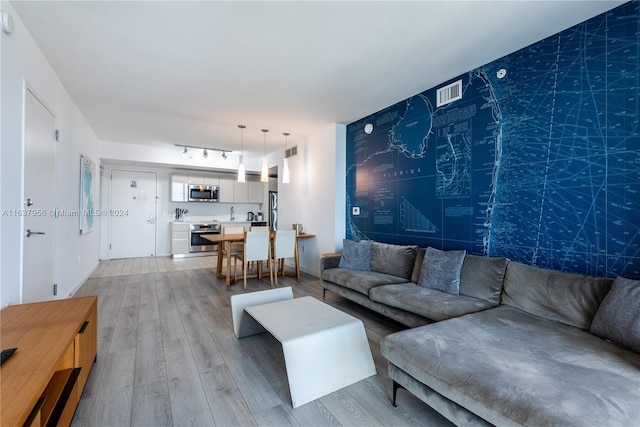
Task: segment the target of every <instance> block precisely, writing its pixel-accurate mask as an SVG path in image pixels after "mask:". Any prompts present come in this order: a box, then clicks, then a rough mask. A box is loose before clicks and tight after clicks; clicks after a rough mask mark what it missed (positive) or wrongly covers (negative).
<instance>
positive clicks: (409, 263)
mask: <svg viewBox="0 0 640 427" xmlns="http://www.w3.org/2000/svg"><path fill="white" fill-rule="evenodd" d="M417 252H418V247H417V246H416V245H410V246H401V245H393V244H389V243H380V242H373V246H372V248H371V271H377V272H378V273H384V274H390V275H392V276H398V277H402V278H404V279H407V280H410V279H411V273H412V272H413V264H414V263H415V261H416V253H417Z"/></svg>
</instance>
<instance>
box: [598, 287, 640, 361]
mask: <svg viewBox="0 0 640 427" xmlns="http://www.w3.org/2000/svg"><path fill="white" fill-rule="evenodd" d="M638 307H640V281H639V280H631V279H625V278H624V277H617V278H616V280H615V281H614V282H613V285H611V290H610V291H609V293H608V294H607V296H605V297H604V300H602V303H601V304H600V307H599V308H598V311H597V312H596V315H595V316H594V318H593V322H591V329H590V330H589V332H591V333H592V334H594V335H597V336H599V337H600V338H604V339H606V340H608V341H611V342H612V343H614V344H617V345H619V346H620V347H625V348H628V349H630V350H633V351H635V352H636V353H640V311H639V310H638Z"/></svg>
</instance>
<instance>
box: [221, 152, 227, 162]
mask: <svg viewBox="0 0 640 427" xmlns="http://www.w3.org/2000/svg"><path fill="white" fill-rule="evenodd" d="M222 158H223V159H225V160H227V153H225V152H224V151H223V152H222Z"/></svg>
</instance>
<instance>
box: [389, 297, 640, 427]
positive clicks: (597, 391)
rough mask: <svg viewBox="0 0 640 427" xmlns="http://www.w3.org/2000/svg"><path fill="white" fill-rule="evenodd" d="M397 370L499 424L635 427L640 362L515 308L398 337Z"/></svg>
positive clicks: (392, 352) (394, 344) (394, 339)
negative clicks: (630, 426) (632, 426)
mask: <svg viewBox="0 0 640 427" xmlns="http://www.w3.org/2000/svg"><path fill="white" fill-rule="evenodd" d="M381 350H382V355H383V356H384V357H385V358H387V359H388V360H389V362H390V363H393V364H394V365H396V366H398V367H399V368H400V369H402V370H404V371H405V372H407V373H408V374H409V375H411V376H412V377H414V378H415V379H417V380H418V381H420V382H422V383H423V384H425V385H427V386H429V387H430V388H432V389H434V390H435V391H437V392H438V393H440V394H442V395H443V396H445V397H446V398H448V399H451V400H453V401H454V402H456V403H458V404H460V405H462V406H464V407H465V408H467V409H469V410H470V411H472V412H474V413H475V414H477V415H479V416H480V417H482V418H484V419H485V420H487V421H489V422H490V423H492V424H494V425H530V426H552V425H557V426H584V425H593V426H628V425H634V423H637V420H638V419H639V417H640V405H639V404H638V402H640V387H638V380H639V372H640V371H639V369H640V355H638V354H636V353H633V352H631V351H628V350H625V349H623V348H621V347H618V346H615V345H614V344H611V343H608V342H606V341H604V340H601V339H599V338H597V337H595V336H594V335H591V334H589V333H588V332H586V331H583V330H580V329H577V328H573V327H569V326H566V325H563V324H561V323H558V322H552V321H549V320H545V319H543V318H540V317H536V316H532V315H530V314H527V313H525V312H523V311H520V310H518V309H515V308H513V307H509V306H504V305H503V306H500V307H497V308H493V309H491V310H485V311H481V312H478V313H472V314H468V315H466V316H461V317H456V318H454V319H450V320H445V321H443V322H436V323H432V324H430V325H426V326H421V327H418V328H414V329H410V330H406V331H401V332H397V333H394V334H391V335H388V336H386V337H385V338H384V339H383V340H382V342H381Z"/></svg>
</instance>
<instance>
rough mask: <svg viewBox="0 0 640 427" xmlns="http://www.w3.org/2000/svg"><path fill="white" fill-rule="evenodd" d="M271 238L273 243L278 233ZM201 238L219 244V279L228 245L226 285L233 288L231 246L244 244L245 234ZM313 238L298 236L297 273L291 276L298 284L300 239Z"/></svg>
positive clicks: (310, 235) (213, 235) (295, 254)
mask: <svg viewBox="0 0 640 427" xmlns="http://www.w3.org/2000/svg"><path fill="white" fill-rule="evenodd" d="M269 235H270V238H271V240H272V241H273V239H274V238H275V237H276V232H275V231H271V232H270V234H269ZM200 237H202V238H203V239H207V240H209V241H210V242H213V243H217V244H218V257H217V258H218V259H217V263H216V277H218V278H222V277H223V276H222V258H223V257H222V256H220V254H222V253H223V250H222V249H223V248H224V246H225V245H226V252H227V256H226V258H227V271H226V275H225V284H226V285H227V286H231V244H232V243H238V242H241V243H244V233H236V234H202V235H201V236H200ZM312 237H316V235H315V234H309V233H300V234H298V235H297V236H296V246H295V251H294V260H295V273H293V274H289V275H292V276H294V277H295V278H296V279H297V280H298V282H299V281H300V259H299V255H298V252H299V251H298V241H299V240H300V239H310V238H312ZM283 274H284V275H286V273H284V268H283Z"/></svg>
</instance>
